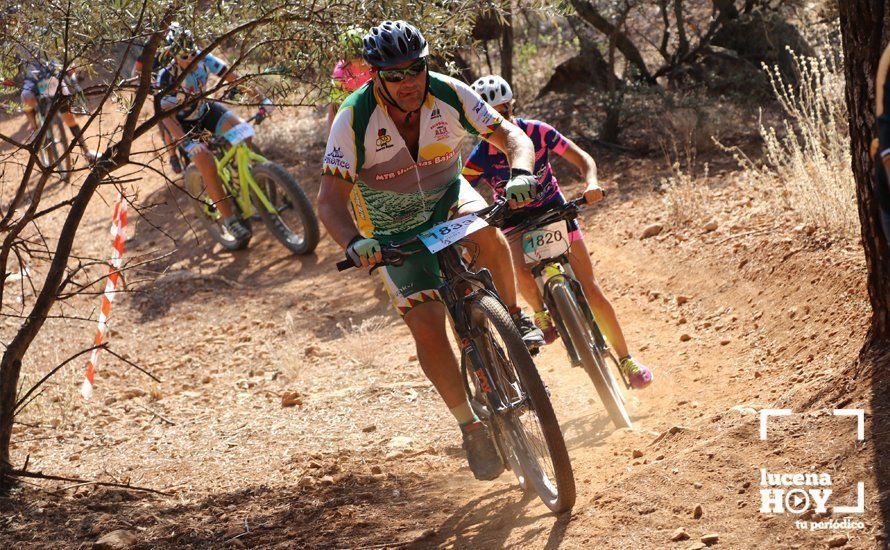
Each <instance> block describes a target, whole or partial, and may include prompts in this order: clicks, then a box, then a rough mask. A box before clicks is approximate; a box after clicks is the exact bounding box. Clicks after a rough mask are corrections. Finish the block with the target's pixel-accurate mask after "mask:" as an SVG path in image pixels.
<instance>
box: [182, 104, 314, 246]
mask: <svg viewBox="0 0 890 550" xmlns="http://www.w3.org/2000/svg"><path fill="white" fill-rule="evenodd" d="M264 119H265V117H262V116H260V114H259V113H257V114H256V115H254V116H252V117H251V118H249V119H248V120H247V121H246V122H242V123H240V124H237V125H235V126H233V127H232V128H230V129H229V130H227V131H226V132H224V133H222V134H221V135H218V136H208V135H206V134H205V136H203V138H202V139H203V141H205V142H206V143H207V146H208V148H209V149H210V152H211V154H212V155H213V157H214V159H215V160H216V169H217V173H218V174H219V179H220V181H221V182H222V185H223V189H224V190H225V192H226V194H227V195H229V196H230V197H231V198H232V203H233V207H234V209H235V212H236V213H237V214H238V216H240V217H241V219H242V221H243V223H244V224H245V225H247V226H248V228H249V227H250V226H251V221H253V220H254V219H255V218H254V216H258V217H259V218H260V219H262V221H263V222H264V223H265V224H266V227H268V228H269V231H271V232H272V234H273V235H274V236H275V238H276V239H278V241H279V242H281V244H283V245H284V246H285V248H287V249H288V250H290V251H291V252H293V253H294V254H309V253H311V252H312V251H313V250H315V247H316V246H317V245H318V239H319V229H318V219H317V218H316V216H315V211H314V210H313V209H312V203H311V202H310V201H309V198H308V197H307V196H306V193H305V192H304V191H303V188H302V187H300V184H298V183H297V181H296V180H295V179H294V177H293V176H291V175H290V174H289V173H288V172H287V170H285V169H284V168H283V167H282V166H281V165H280V164H277V163H275V162H271V161H269V160H268V159H266V157H264V156H263V155H261V154H260V153H259V152H258V151H257V150H256V148H254V147H252V146H249V145H248V143H249V142H248V140H249V139H250V138H251V137H253V136H254V129H253V126H252V125H251V123H253V122H255V123H256V124H260V123H261V122H262V121H263V120H264ZM207 134H209V132H208V133H207ZM177 154H178V155H179V157H180V161H181V162H182V165H183V166H184V167H185V170H184V172H183V180H184V182H185V187H186V190H187V192H188V193H189V195H190V196H191V197H192V198H194V199H196V200H193V201H191V202H192V206H193V208H194V210H195V213H196V214H197V216H198V219H199V220H201V223H202V225H203V226H204V228H205V229H206V230H207V232H208V233H210V236H211V237H213V239H214V240H215V241H216V242H218V243H219V244H220V245H222V247H223V248H225V249H226V250H239V249H242V248H246V247H247V245H248V243H249V241H250V239H244V240H242V241H238V240H237V239H235V238H234V237H233V236H232V234H231V233H229V232H228V230H226V228H225V227H224V226H223V223H222V214H221V213H220V211H219V209H218V208H217V207H216V205H215V204H214V202H213V199H211V198H210V195H208V194H207V189H206V187H205V186H204V180H203V178H201V173H200V172H199V171H198V168H197V166H195V165H194V164H191V163H190V160H189V157H188V154H186V152H185V151H184V150H183V147H182V146H181V145H180V146H179V147H178V148H177Z"/></svg>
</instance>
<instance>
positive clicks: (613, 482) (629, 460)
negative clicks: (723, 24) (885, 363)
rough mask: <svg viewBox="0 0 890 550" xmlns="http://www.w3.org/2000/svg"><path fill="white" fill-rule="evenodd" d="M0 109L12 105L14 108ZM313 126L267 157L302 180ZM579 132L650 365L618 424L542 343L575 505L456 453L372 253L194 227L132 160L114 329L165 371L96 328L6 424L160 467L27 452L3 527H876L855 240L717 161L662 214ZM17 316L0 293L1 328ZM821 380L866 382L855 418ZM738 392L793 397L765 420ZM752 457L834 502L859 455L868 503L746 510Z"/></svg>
mask: <svg viewBox="0 0 890 550" xmlns="http://www.w3.org/2000/svg"><path fill="white" fill-rule="evenodd" d="M306 117H307V118H308V121H309V122H308V123H306V124H305V125H304V126H305V127H306V128H311V127H313V126H315V127H320V126H321V118H320V115H319V116H315V117H314V118H313V116H310V115H306ZM0 124H2V126H0V130H3V131H5V132H14V131H16V129H17V128H18V127H19V126H20V125H21V124H22V119H21V118H13V119H6V120H4V121H3V122H2V123H0ZM316 132H317V130H316ZM304 137H305V136H304ZM319 140H320V138H319V137H318V136H316V135H315V134H312V135H310V136H309V137H306V143H305V144H304V145H305V147H306V149H305V150H304V151H302V152H301V153H300V154H298V155H294V156H293V157H291V158H283V159H282V160H283V161H285V162H286V163H287V166H288V169H289V170H291V171H292V172H293V173H294V174H295V175H296V176H297V178H298V180H299V181H300V182H301V183H302V184H303V185H304V186H305V187H306V189H307V191H308V192H309V193H310V194H312V196H313V197H314V193H315V192H316V191H317V176H316V169H317V166H316V162H315V160H317V157H318V154H319V151H320V149H319V146H318V141H319ZM313 148H315V149H313ZM593 152H594V154H595V155H596V156H597V159H598V162H599V164H600V172H601V177H602V179H603V180H604V181H605V182H607V190H608V196H607V199H606V201H605V202H604V203H602V204H601V205H598V206H595V207H592V208H588V209H587V210H586V211H585V212H584V214H583V228H584V231H585V235H586V238H587V239H588V246H589V248H590V250H591V251H592V254H591V256H592V259H593V261H594V264H595V268H596V271H597V273H598V277H599V279H600V283H601V284H602V286H603V287H604V289H605V291H606V293H607V294H608V295H609V296H610V297H611V298H612V300H613V303H614V305H615V307H616V309H617V311H618V314H619V317H620V319H621V322H622V325H623V326H624V328H625V331H626V333H627V337H628V341H629V343H630V345H631V348H632V350H633V351H634V352H635V353H636V355H637V356H638V357H640V358H641V359H642V360H643V361H645V362H646V363H647V364H649V365H650V366H651V367H652V368H653V371H654V373H655V383H654V384H653V386H652V387H651V389H647V390H644V391H641V392H636V393H634V394H633V395H632V399H631V415H632V418H633V421H634V427H633V428H632V429H625V430H618V431H616V430H614V429H613V427H612V425H611V424H610V422H609V420H608V418H607V417H606V415H605V412H604V410H603V408H602V406H601V405H600V403H599V401H598V400H597V398H596V394H595V392H594V390H593V388H592V385H591V384H590V382H589V380H588V379H587V377H586V375H585V374H584V373H583V372H582V371H580V370H579V369H572V368H571V367H570V366H569V365H568V363H567V360H566V355H565V351H564V348H563V347H562V346H561V344H560V343H558V342H557V343H555V344H553V345H551V346H549V347H548V348H547V349H546V350H544V351H543V352H542V353H541V354H540V355H539V356H538V359H537V364H538V367H539V369H540V371H541V373H542V375H543V377H544V379H545V380H546V382H547V384H548V385H549V387H550V389H551V391H552V397H553V401H554V406H555V409H556V413H557V415H558V417H559V419H560V421H561V424H562V427H563V431H564V433H565V438H566V441H567V444H568V448H569V454H570V456H571V459H572V462H573V466H574V471H575V478H576V481H577V486H578V500H577V504H576V506H575V508H574V509H573V510H572V511H571V512H570V513H566V514H564V515H562V516H554V515H553V514H551V513H549V511H548V510H547V509H546V508H545V507H544V506H543V505H542V504H541V503H540V502H539V501H538V500H537V499H536V498H535V497H534V496H533V495H530V494H526V493H523V492H522V491H521V490H520V489H519V488H518V487H517V485H516V483H515V481H514V479H513V478H512V476H511V475H510V474H509V472H508V473H505V474H504V475H503V476H501V478H500V479H498V480H497V481H495V482H491V483H482V482H477V481H475V480H474V479H473V477H472V474H471V473H470V472H469V470H468V468H467V466H466V463H465V459H464V457H463V452H462V450H461V448H460V437H459V433H458V431H457V430H456V429H455V427H454V425H453V419H452V418H451V417H450V415H449V413H448V411H447V410H446V409H445V408H444V407H443V406H442V404H441V402H440V400H439V398H438V397H437V395H436V394H435V392H434V390H433V389H432V388H431V386H430V384H429V383H428V382H427V381H426V379H425V378H424V376H423V374H422V372H421V371H420V368H419V365H418V363H417V360H416V356H415V353H414V349H413V345H412V342H411V338H410V335H409V333H408V331H407V329H406V328H405V327H404V326H403V324H402V323H401V322H400V321H399V319H398V318H397V316H396V315H395V314H394V313H393V312H392V311H391V308H390V306H389V305H388V301H387V297H386V295H385V293H384V291H383V290H382V289H381V288H379V286H378V284H377V283H376V281H375V280H373V279H370V278H369V277H368V276H367V275H366V274H364V273H362V272H359V271H354V272H352V273H346V274H338V273H337V272H336V270H335V269H334V263H335V261H337V260H339V259H340V257H341V254H342V253H341V252H340V250H339V249H338V247H337V246H336V245H335V244H334V243H333V242H332V241H331V240H330V239H329V238H327V237H323V239H322V242H321V244H320V246H319V247H318V250H317V252H316V254H314V255H312V256H308V257H302V258H300V257H293V256H290V255H289V254H288V253H287V252H286V251H285V250H284V249H283V248H282V247H280V246H279V245H278V244H277V242H276V241H275V240H274V239H273V238H272V236H271V235H270V234H269V233H268V232H266V231H265V230H264V229H259V230H258V231H257V235H256V237H255V238H254V241H253V242H252V243H251V246H250V249H249V250H247V251H245V252H239V253H235V254H231V253H224V252H221V251H220V250H219V248H218V247H215V246H213V245H212V244H211V243H210V242H208V239H207V237H206V235H205V234H203V233H202V232H201V231H200V230H199V229H197V228H193V227H192V225H191V221H190V218H189V213H188V210H187V208H188V204H187V202H186V198H185V197H184V196H183V195H182V194H181V193H180V192H178V191H177V190H176V189H175V188H173V187H172V186H170V185H169V184H166V183H165V182H164V181H163V179H162V178H160V177H159V176H157V175H154V174H150V173H148V172H143V173H142V176H143V179H142V180H141V181H140V182H138V183H137V184H129V185H130V189H133V190H135V191H136V192H137V193H138V201H139V203H140V204H143V205H151V207H150V208H146V209H145V210H144V211H143V213H142V214H143V215H142V216H137V215H133V216H132V218H131V219H132V220H133V223H132V224H131V236H132V238H131V240H130V241H129V242H128V243H127V253H126V254H127V256H128V257H129V258H130V259H131V261H133V262H140V261H142V262H147V263H145V264H144V265H143V266H141V267H140V268H139V269H138V270H134V271H133V272H132V273H131V274H130V280H131V287H130V289H131V290H132V292H131V293H128V294H126V295H124V296H123V297H121V298H120V299H119V300H118V301H116V302H115V305H114V310H113V316H112V327H113V330H112V332H111V334H110V337H109V342H110V346H111V348H112V349H113V350H115V351H116V352H117V353H119V354H121V355H123V356H124V357H127V358H128V359H130V360H131V361H133V362H135V363H137V364H138V365H140V366H141V367H143V368H145V369H146V370H148V371H150V372H151V373H152V374H153V375H154V376H156V377H158V378H159V379H160V380H161V382H160V383H156V382H153V381H152V380H151V379H149V378H148V377H147V376H146V375H144V374H143V373H141V372H140V371H138V370H136V369H133V368H131V367H129V366H127V365H126V364H125V363H123V362H121V361H119V360H117V359H115V358H113V357H112V356H110V355H108V354H106V355H104V356H103V360H102V361H103V362H102V364H101V365H100V368H99V374H98V384H97V388H96V393H95V396H94V397H93V399H91V400H90V401H84V400H83V399H82V398H81V397H80V395H79V393H78V386H79V384H80V381H81V376H82V369H83V361H80V360H78V361H75V362H73V363H71V364H70V366H68V367H66V368H65V369H63V370H62V371H61V372H60V374H59V375H58V376H57V377H56V378H55V379H53V382H52V383H51V384H50V385H49V386H48V388H47V391H46V392H45V393H44V395H42V396H41V398H40V399H38V400H37V401H35V402H34V404H32V405H31V406H30V407H29V409H28V410H27V411H26V412H25V414H24V415H23V416H22V418H21V423H20V424H18V425H17V426H16V428H15V434H14V450H13V452H14V458H15V463H16V464H17V465H19V466H20V465H22V464H24V463H25V461H26V460H27V464H28V469H29V470H31V471H42V472H45V473H51V474H56V475H64V476H69V477H79V478H83V479H88V480H99V481H110V482H117V483H123V484H132V485H137V486H140V487H147V488H151V489H154V490H156V491H160V492H161V493H163V494H159V493H151V492H146V491H140V490H135V489H132V488H113V487H107V486H99V485H96V484H90V483H73V482H72V483H66V482H46V481H36V480H23V484H22V486H21V487H20V488H19V489H17V490H16V491H15V492H14V493H13V494H12V495H10V496H9V497H7V498H4V499H0V509H2V514H0V544H2V546H4V547H23V548H25V547H78V546H82V545H87V546H89V545H91V544H93V543H94V542H96V541H98V540H100V539H105V541H106V542H107V544H109V545H110V546H115V545H124V546H126V545H135V546H136V547H141V548H155V547H183V546H186V547H208V548H209V547H214V548H216V547H223V546H234V547H282V548H284V547H288V548H293V547H298V548H308V547H321V548H346V547H349V548H385V547H412V548H414V547H416V548H425V547H456V548H499V547H505V546H509V547H521V548H541V547H543V548H557V547H564V548H591V547H594V548H683V549H686V548H703V547H705V546H715V547H717V548H721V547H723V548H800V547H807V548H810V547H813V548H817V547H825V546H834V547H838V546H843V547H848V548H874V547H881V546H882V545H883V544H884V543H883V541H884V539H883V526H884V522H883V519H882V517H881V509H880V506H879V499H880V498H881V496H886V493H882V492H881V491H882V489H883V490H885V491H886V489H887V487H886V481H885V480H883V479H881V475H880V472H882V471H883V470H882V467H883V466H882V462H881V460H882V458H881V455H882V453H881V451H882V443H881V441H882V440H881V436H882V435H883V434H884V432H883V430H882V429H881V426H882V424H881V423H880V420H881V418H884V417H883V416H879V415H878V413H877V411H879V410H881V411H883V410H885V409H884V408H883V407H884V403H883V401H882V400H881V399H882V398H881V397H880V396H881V395H883V394H884V393H885V392H884V391H883V389H882V388H886V384H885V382H884V380H883V378H882V377H881V376H879V375H877V374H875V375H873V374H872V373H873V372H877V371H873V370H872V369H871V368H870V366H869V365H859V364H858V363H857V362H856V360H857V355H858V351H859V347H860V345H861V343H862V341H863V339H864V337H865V332H866V328H867V323H868V319H869V316H870V310H869V306H868V300H867V296H866V294H865V267H864V261H863V258H862V251H861V248H860V247H859V245H858V243H857V242H855V241H853V240H850V239H845V238H842V237H837V236H833V235H830V234H828V233H826V232H825V231H823V230H821V229H818V228H816V227H813V226H808V225H806V224H803V223H802V222H801V220H800V217H799V216H798V214H797V213H795V212H793V211H790V210H787V209H784V208H782V207H781V200H780V197H778V196H777V194H776V192H775V191H773V190H770V189H763V188H756V187H752V186H751V185H750V184H748V183H745V182H744V180H743V179H742V178H741V177H740V175H739V174H737V173H734V172H732V171H730V170H724V171H723V172H721V173H716V174H715V173H712V174H711V175H710V176H709V178H708V179H707V180H701V181H700V182H699V184H700V187H699V188H698V192H699V194H698V195H697V198H695V199H694V200H692V199H689V200H687V201H686V202H685V203H683V204H684V205H685V207H684V212H683V213H684V214H685V215H683V216H679V215H677V213H676V209H672V208H671V207H670V204H672V202H671V201H672V200H673V201H674V202H676V198H674V199H670V197H666V196H665V195H664V194H663V193H662V192H659V191H658V190H657V186H658V181H659V174H661V173H662V172H663V170H662V169H663V164H662V163H661V162H660V161H659V160H657V159H651V158H635V157H633V156H628V155H624V156H619V155H616V154H615V153H613V152H608V151H605V150H603V151H599V150H595V151H593ZM304 153H305V154H304ZM293 158H298V159H301V160H299V161H298V162H294V161H293ZM563 181H564V182H565V183H564V187H565V188H566V192H567V194H568V195H569V196H574V195H576V194H577V193H579V192H580V190H581V187H580V183H579V182H578V181H576V179H574V178H572V177H567V178H564V179H563ZM52 193H54V195H53V196H54V197H64V196H66V194H70V193H71V188H70V187H62V186H55V187H54V188H53V189H52ZM113 196H114V195H113V192H112V190H111V189H108V190H103V192H102V197H101V198H97V199H96V200H95V201H94V202H93V204H92V205H91V208H90V210H89V212H88V217H87V219H86V220H85V223H84V227H83V231H82V233H81V234H80V235H79V236H78V240H77V244H76V247H77V250H78V252H79V253H82V254H83V255H98V256H102V255H105V254H106V253H107V252H110V242H109V239H108V225H109V221H110V214H111V208H110V206H109V203H110V201H111V200H112V198H113ZM183 212H184V214H183ZM55 219H56V220H58V218H55ZM51 222H52V220H50V221H48V222H47V223H51ZM34 277H39V274H35V275H34ZM28 292H29V291H28V290H27V287H25V295H26V300H27V295H28ZM12 299H13V300H14V298H12ZM11 305H12V304H4V307H5V308H9V307H10V306H11ZM97 305H98V298H97V297H96V296H81V297H76V298H73V299H71V300H69V302H68V303H67V304H66V305H65V306H64V311H65V312H67V313H69V314H73V313H77V314H78V315H79V316H81V317H85V318H90V317H92V320H85V321H76V320H71V319H67V320H61V319H58V320H51V321H50V322H49V323H48V324H47V327H46V330H44V331H43V332H42V333H41V335H40V337H39V338H38V340H37V341H36V342H35V344H34V347H33V350H32V352H31V354H30V355H29V357H28V358H27V361H26V364H25V366H24V371H25V373H26V374H27V379H26V383H25V384H24V385H25V386H26V387H27V386H29V385H30V384H29V383H33V382H34V381H36V379H38V378H39V376H41V375H42V374H43V373H44V372H46V371H47V370H48V369H50V368H51V367H52V366H53V365H56V364H58V363H59V362H61V361H62V360H64V359H65V358H66V357H68V356H70V355H71V354H73V353H76V352H77V351H78V350H80V349H82V348H84V347H86V346H88V345H89V343H90V341H91V340H92V337H93V333H94V330H95V321H94V319H95V314H96V307H97ZM60 311H62V309H60ZM18 322H19V321H18V320H16V319H11V318H7V319H5V321H4V324H3V326H2V330H0V333H2V336H3V338H4V340H6V339H8V337H9V335H10V334H11V332H12V331H13V330H14V329H15V327H16V326H17V324H18ZM879 390H880V391H879ZM838 407H845V408H864V409H865V410H866V437H865V441H864V442H857V441H856V440H855V437H854V435H853V434H854V430H853V428H852V425H853V424H855V421H854V420H853V419H849V418H845V419H839V418H838V417H835V416H832V415H831V411H832V409H834V408H838ZM761 408H792V409H794V410H795V411H800V412H801V413H805V414H802V415H795V416H793V417H792V418H789V419H779V420H775V421H774V423H772V424H770V438H769V439H768V440H767V441H761V440H760V439H759V437H758V428H759V421H758V414H757V410H759V409H761ZM761 468H765V469H766V470H768V471H769V472H788V473H795V472H809V471H825V472H827V473H829V474H830V475H831V477H832V480H833V481H834V485H833V488H834V490H835V493H836V497H837V498H838V500H839V501H841V500H842V501H843V502H839V503H840V504H847V503H848V502H852V501H855V496H854V493H855V481H858V480H862V481H864V483H865V513H864V514H862V515H855V516H851V517H853V518H854V519H856V520H857V521H862V522H863V527H862V528H861V529H848V530H815V531H809V530H802V529H798V528H797V527H796V526H795V521H800V520H801V518H806V520H807V521H810V520H812V521H816V520H819V519H820V518H819V517H815V516H813V515H812V514H805V515H803V516H796V515H793V514H784V515H776V514H762V513H760V512H759V507H760V504H761V502H760V489H761ZM821 519H825V518H821ZM834 519H840V518H839V517H838V518H834ZM110 539H115V540H110Z"/></svg>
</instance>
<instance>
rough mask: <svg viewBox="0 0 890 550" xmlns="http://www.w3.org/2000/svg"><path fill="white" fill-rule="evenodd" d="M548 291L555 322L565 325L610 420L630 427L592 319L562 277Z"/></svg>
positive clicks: (619, 392) (566, 332)
mask: <svg viewBox="0 0 890 550" xmlns="http://www.w3.org/2000/svg"><path fill="white" fill-rule="evenodd" d="M549 294H550V296H551V297H552V300H553V305H554V306H555V308H556V315H557V317H558V322H560V323H561V324H562V325H563V327H564V328H565V331H564V333H565V334H566V336H568V338H569V339H570V340H571V346H572V347H573V348H574V349H575V353H577V354H578V357H579V358H580V359H581V366H583V367H584V370H585V371H586V372H587V375H588V376H589V377H590V380H591V381H592V382H593V387H594V388H596V393H597V395H599V398H600V401H602V402H603V405H604V406H605V407H606V412H608V413H609V418H611V419H612V423H613V424H615V427H617V428H630V426H631V421H630V417H629V416H628V414H627V409H625V407H624V398H623V397H622V395H621V390H620V388H619V387H618V382H617V381H616V380H615V377H614V376H612V371H611V370H609V366H608V365H607V364H606V361H605V360H604V359H603V355H602V353H600V350H599V348H598V347H597V346H596V343H595V339H594V336H593V327H592V326H591V321H590V320H589V319H588V318H587V316H586V315H584V313H583V312H582V311H581V306H580V304H578V300H577V298H576V297H575V293H574V292H572V290H571V288H569V284H568V282H567V281H566V280H565V279H563V280H561V281H558V282H556V283H553V284H551V285H550V289H549Z"/></svg>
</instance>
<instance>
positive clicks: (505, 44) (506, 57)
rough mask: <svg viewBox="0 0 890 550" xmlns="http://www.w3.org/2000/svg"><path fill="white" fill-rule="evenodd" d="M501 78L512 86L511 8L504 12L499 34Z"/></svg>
mask: <svg viewBox="0 0 890 550" xmlns="http://www.w3.org/2000/svg"><path fill="white" fill-rule="evenodd" d="M501 76H502V77H503V78H504V80H506V81H507V82H509V83H510V86H513V6H512V5H510V3H507V5H506V7H505V11H504V32H503V33H502V34H501Z"/></svg>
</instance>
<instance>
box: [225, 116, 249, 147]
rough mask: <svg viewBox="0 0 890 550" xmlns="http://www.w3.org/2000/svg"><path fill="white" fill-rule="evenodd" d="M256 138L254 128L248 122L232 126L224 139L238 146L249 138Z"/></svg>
mask: <svg viewBox="0 0 890 550" xmlns="http://www.w3.org/2000/svg"><path fill="white" fill-rule="evenodd" d="M253 136H254V131H253V126H251V125H250V124H248V123H246V122H242V123H241V124H237V125H235V126H232V127H231V128H229V129H228V130H226V132H225V133H224V134H223V138H225V140H226V141H228V142H229V143H231V144H232V145H238V144H239V143H241V142H242V141H244V140H245V139H247V138H251V137H253Z"/></svg>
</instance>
